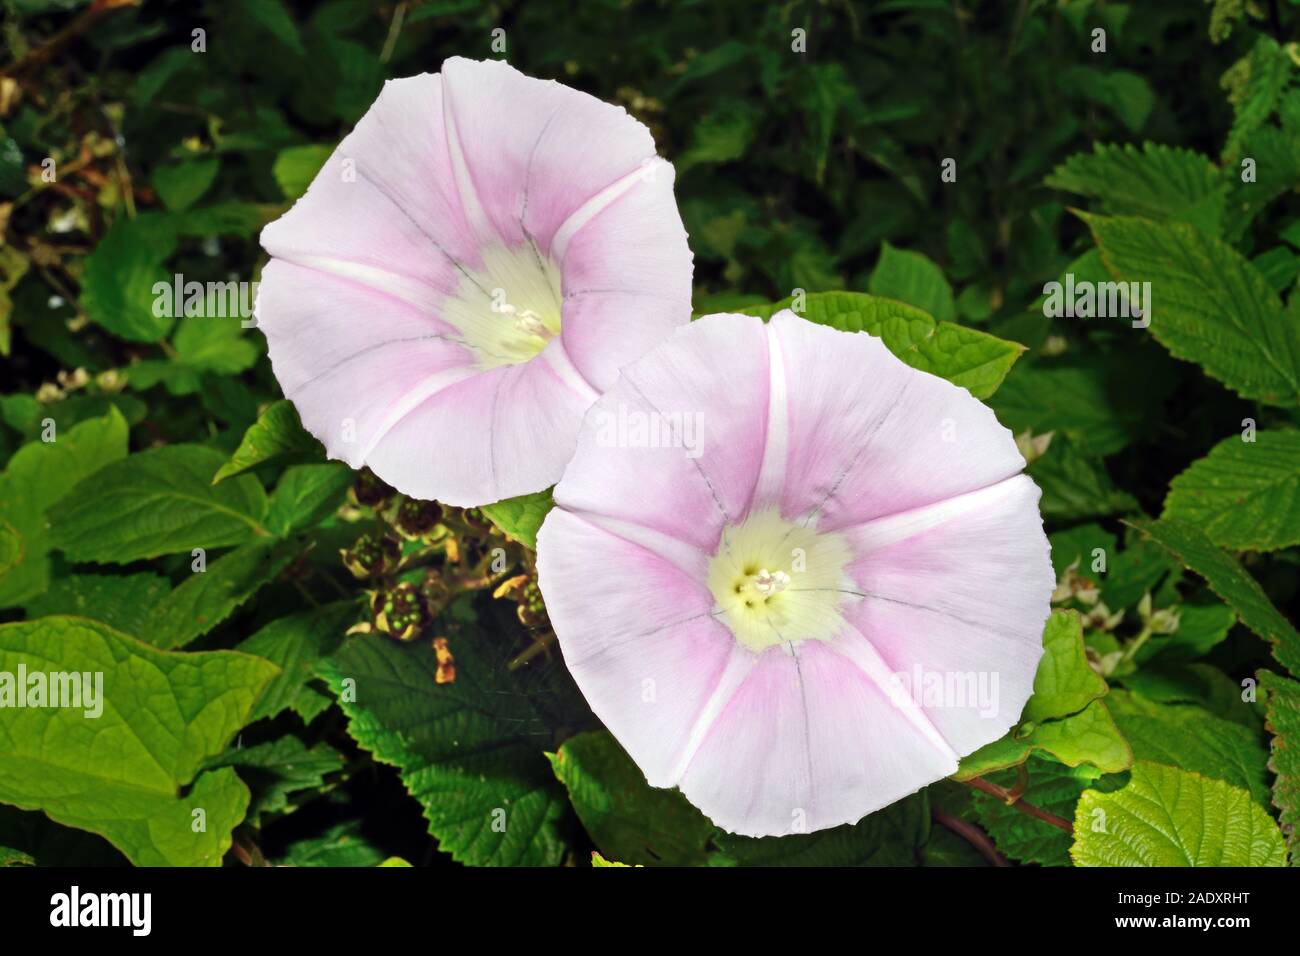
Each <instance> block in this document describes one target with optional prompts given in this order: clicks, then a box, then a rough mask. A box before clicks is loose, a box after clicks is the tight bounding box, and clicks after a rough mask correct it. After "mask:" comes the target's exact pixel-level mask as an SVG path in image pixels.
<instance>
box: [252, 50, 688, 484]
mask: <svg viewBox="0 0 1300 956" xmlns="http://www.w3.org/2000/svg"><path fill="white" fill-rule="evenodd" d="M672 186H673V170H672V167H671V166H670V165H669V164H668V163H666V162H665V161H663V160H662V159H659V158H658V157H657V156H656V155H655V147H654V142H653V140H652V139H651V136H650V133H649V131H648V130H647V129H646V128H645V127H644V126H643V125H641V124H640V123H639V122H637V121H636V120H634V119H633V118H632V117H631V116H629V115H628V114H627V113H626V112H625V111H624V110H622V109H621V108H618V107H615V106H610V105H608V104H606V103H602V102H600V101H599V100H596V99H594V98H593V97H591V96H588V95H587V94H585V93H581V92H579V91H577V90H573V89H570V88H568V87H565V86H561V85H560V84H558V83H554V82H546V81H542V80H536V79H532V78H529V77H526V76H524V75H523V74H521V73H519V72H517V71H516V70H514V69H513V68H512V67H510V66H508V65H506V64H505V63H500V62H475V61H471V60H464V59H460V58H452V59H449V60H447V61H446V62H445V63H444V64H443V68H442V72H441V74H425V75H422V76H416V77H411V78H408V79H402V80H393V81H390V82H389V83H388V84H387V85H386V86H385V87H384V90H383V92H382V93H381V94H380V95H379V98H378V99H377V100H376V101H375V103H374V105H373V106H371V108H370V110H369V112H367V113H366V115H365V116H364V117H362V119H361V121H360V122H359V123H358V124H357V127H356V129H355V130H354V131H353V132H352V133H351V135H349V136H348V137H347V138H346V139H344V140H343V142H342V143H340V144H339V147H338V149H337V150H335V152H334V154H333V155H332V156H331V157H330V159H329V160H328V161H327V162H326V163H325V166H324V167H323V168H322V169H321V171H320V173H319V174H318V175H317V176H316V179H315V180H314V181H313V183H312V185H311V188H310V189H308V191H307V194H306V195H305V196H303V197H302V199H300V200H299V201H298V202H297V204H295V205H294V207H293V208H292V209H291V210H290V211H289V212H288V213H286V214H285V215H284V216H283V217H281V218H280V219H278V220H277V221H275V222H273V223H271V224H270V225H269V226H267V227H266V229H265V230H263V232H262V245H263V246H264V247H265V248H266V251H267V252H268V253H270V254H271V256H272V259H271V261H270V262H269V263H268V264H267V266H266V268H265V269H264V270H263V272H262V278H261V284H260V288H259V294H258V300H257V306H256V315H257V322H258V326H259V327H260V328H261V329H262V331H263V332H264V333H265V334H266V339H267V345H268V348H269V351H270V356H271V363H272V366H273V368H274V370H275V374H276V377H277V378H278V379H279V381H280V385H281V387H282V388H283V389H284V393H285V395H286V396H287V397H288V398H290V399H291V400H292V401H293V403H294V405H295V406H296V407H297V409H298V412H299V415H300V416H301V418H302V421H303V424H304V425H305V426H306V427H307V428H308V429H309V430H310V431H311V432H312V433H313V434H314V435H316V437H317V438H319V439H320V440H321V441H322V442H323V443H324V445H325V447H326V449H327V450H328V452H329V454H330V456H331V457H333V458H341V459H343V460H344V461H346V462H347V463H348V464H350V465H352V466H353V467H354V468H358V467H360V466H362V465H369V466H370V467H371V468H372V469H373V470H374V472H375V474H377V475H378V476H379V477H380V478H382V479H383V480H384V481H386V482H388V483H389V484H391V485H393V486H395V487H396V488H397V489H398V490H400V491H402V492H404V493H405V494H407V495H410V496H412V497H415V498H426V499H429V498H436V499H438V500H440V501H443V502H446V503H449V504H454V505H465V506H469V505H480V504H488V503H490V502H494V501H497V500H499V499H502V498H508V497H512V496H515V495H521V494H525V493H528V492H534V491H540V490H541V489H543V488H546V487H547V486H549V485H551V484H553V483H554V482H555V481H556V480H557V479H558V478H559V477H560V473H561V471H562V470H563V468H564V465H565V463H566V462H567V461H568V459H569V456H570V454H571V453H572V451H573V446H574V442H575V440H576V436H577V433H578V428H579V425H580V423H581V420H582V415H583V412H584V411H585V410H586V409H587V407H588V406H589V405H590V404H591V402H592V401H593V400H594V399H595V398H596V397H597V395H599V394H600V393H601V392H602V391H604V390H605V389H606V388H608V387H609V385H610V384H612V383H613V381H614V379H615V377H616V375H617V372H618V369H619V367H620V366H622V365H623V364H625V363H626V362H628V361H630V360H632V359H634V358H636V357H637V356H639V355H641V354H642V353H643V352H645V351H646V350H647V349H648V348H650V347H651V346H653V345H655V344H657V343H658V342H659V341H661V340H662V339H663V338H664V337H665V336H666V335H667V334H669V332H671V330H672V329H673V328H674V327H675V326H677V325H680V324H682V323H685V322H686V321H687V320H688V319H689V318H690V286H691V253H690V250H689V248H688V247H687V244H686V232H685V230H684V229H683V227H682V222H681V217H680V216H679V215H678V212H677V206H676V203H675V202H674V200H673V192H672Z"/></svg>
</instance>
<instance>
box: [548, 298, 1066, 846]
mask: <svg viewBox="0 0 1300 956" xmlns="http://www.w3.org/2000/svg"><path fill="white" fill-rule="evenodd" d="M611 422H618V423H619V424H618V427H617V428H614V427H612V426H611V424H610V423H611ZM688 434H691V435H693V436H694V437H693V439H691V440H688V439H687V437H686V436H687V435H688ZM1023 467H1024V460H1023V459H1022V458H1021V456H1020V454H1019V452H1018V451H1017V450H1016V444H1015V441H1014V439H1013V437H1012V435H1011V433H1010V432H1009V431H1007V430H1006V429H1005V428H1003V427H1002V426H1001V425H999V424H998V422H997V420H996V418H995V417H994V416H993V413H992V412H991V411H990V410H989V409H988V408H987V407H985V406H984V405H982V404H981V403H980V402H978V401H976V400H975V399H974V398H973V397H971V395H970V394H969V393H968V392H966V391H965V390H964V389H961V388H959V387H957V386H955V385H952V384H951V383H949V382H947V381H944V380H942V379H940V378H937V377H934V376H931V375H929V374H926V373H923V372H919V371H916V370H915V369H912V368H910V367H909V366H907V365H905V364H904V363H903V362H902V361H900V360H899V359H898V358H896V357H895V356H893V355H892V354H891V353H890V352H889V351H888V350H887V349H886V348H885V346H884V345H883V344H882V343H881V341H880V340H879V339H876V338H873V337H871V336H869V335H866V334H854V333H847V332H840V331H836V330H834V329H830V328H826V327H823V326H818V325H814V324H813V323H811V322H807V321H805V320H803V319H800V318H798V317H797V316H795V315H794V314H793V313H791V312H788V311H786V312H782V313H779V314H778V315H776V316H774V317H773V318H772V320H771V322H770V323H768V324H764V323H763V322H761V321H760V320H759V319H757V318H752V317H745V316H737V315H713V316H707V317H705V318H703V319H700V320H698V321H697V322H695V323H693V324H692V325H690V326H688V327H686V328H684V329H680V330H678V331H677V332H675V333H674V334H673V336H672V337H671V338H669V339H668V340H667V342H665V343H664V344H663V345H661V346H660V347H658V348H656V349H655V350H654V351H653V352H651V353H649V354H648V355H646V356H645V357H643V358H642V359H640V360H639V361H636V362H634V363H632V364H630V365H629V366H627V367H626V368H624V370H623V373H622V377H621V378H620V379H619V381H618V383H617V384H615V385H614V386H613V387H612V388H611V389H610V390H609V391H607V392H606V393H605V394H604V395H603V396H602V397H601V398H600V400H599V401H598V402H596V404H595V405H594V406H593V407H592V408H591V410H590V411H589V412H588V413H587V416H586V418H585V421H584V425H583V430H582V433H581V435H580V436H579V440H578V448H577V451H576V453H575V455H574V458H573V461H572V462H571V463H570V465H569V467H568V468H567V470H566V471H565V475H564V478H563V479H562V480H561V481H560V483H559V485H558V486H557V487H556V489H555V503H556V506H555V508H554V509H553V510H552V511H551V512H550V514H549V515H548V516H547V518H546V521H545V523H544V524H543V526H542V529H541V532H540V534H539V535H538V562H537V567H538V575H539V582H540V585H541V589H542V593H543V595H544V596H545V598H546V607H547V611H548V613H549V615H550V618H551V622H552V625H553V626H554V629H555V633H556V635H557V636H558V639H559V643H560V647H561V650H562V652H563V654H564V658H565V662H566V664H567V665H568V668H569V670H570V671H571V672H572V674H573V676H574V678H575V679H576V681H577V683H578V685H579V687H580V688H581V689H582V691H583V693H584V695H585V696H586V698H587V701H588V703H590V705H591V707H592V709H593V710H594V711H595V712H596V714H597V715H598V716H599V717H600V718H601V720H602V721H604V723H605V725H606V726H607V727H608V728H609V729H610V730H611V731H612V732H613V734H614V735H615V736H616V737H617V738H618V739H619V741H620V742H621V743H622V744H623V746H624V748H625V749H626V750H627V751H628V753H629V754H630V755H631V756H632V758H633V759H634V760H635V761H636V762H637V764H638V765H639V766H640V767H641V769H642V770H643V771H644V772H645V775H646V777H647V779H648V780H649V782H650V783H651V784H652V785H654V786H657V787H671V786H678V787H680V788H681V790H682V792H683V793H684V794H685V795H686V797H687V798H688V799H689V800H690V801H691V802H692V803H694V804H695V805H696V806H698V807H699V808H700V809H701V810H703V811H704V812H705V813H706V814H707V815H708V816H709V817H710V818H711V819H712V820H713V821H714V822H715V823H717V824H718V825H720V826H722V827H724V828H725V829H727V830H730V831H733V832H735V833H741V834H748V835H754V836H766V835H780V834H786V833H795V832H803V831H812V830H818V829H822V828H825V827H831V826H835V825H837V824H842V823H850V822H853V821H856V820H858V819H859V818H861V817H862V816H864V815H865V814H868V813H870V812H872V811H874V810H877V809H879V808H881V807H884V806H886V805H887V804H890V803H892V802H894V801H896V800H898V799H899V798H901V797H903V796H905V795H907V794H909V793H912V792H913V791H915V790H917V789H919V788H921V787H923V786H925V785H927V784H929V783H932V782H934V781H935V780H938V779H940V778H942V777H944V776H946V775H949V774H951V773H953V772H954V771H955V770H956V769H957V762H958V759H959V757H961V756H962V755H965V754H967V753H970V752H971V751H973V750H975V749H976V748H978V747H980V746H982V745H984V744H986V743H989V742H990V741H993V740H996V739H997V738H999V737H1000V736H1002V735H1003V734H1004V733H1005V732H1006V731H1007V729H1008V728H1009V727H1010V726H1012V725H1013V724H1014V723H1015V722H1016V720H1017V719H1018V717H1019V715H1020V712H1021V709H1022V707H1023V705H1024V703H1025V701H1026V700H1027V699H1028V697H1029V695H1030V692H1031V690H1032V687H1033V680H1034V672H1035V669H1036V667H1037V664H1038V661H1039V658H1040V657H1041V655H1042V643H1041V639H1042V628H1043V623H1044V621H1045V620H1046V618H1047V615H1048V613H1049V609H1050V608H1049V601H1048V598H1049V596H1050V594H1051V593H1052V589H1053V587H1054V585H1055V581H1054V575H1053V573H1052V565H1051V561H1050V559H1049V553H1048V544H1047V538H1046V536H1045V534H1044V533H1043V526H1042V519H1041V517H1040V516H1039V513H1038V508H1037V503H1038V497H1039V492H1038V489H1037V487H1036V486H1035V485H1034V483H1033V482H1032V481H1031V480H1030V479H1029V478H1028V477H1026V476H1024V475H1022V474H1021V473H1020V472H1021V469H1022V468H1023Z"/></svg>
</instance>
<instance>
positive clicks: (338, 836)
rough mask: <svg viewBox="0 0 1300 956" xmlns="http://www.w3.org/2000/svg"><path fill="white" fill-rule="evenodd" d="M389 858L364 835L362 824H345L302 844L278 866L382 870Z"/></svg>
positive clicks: (286, 854)
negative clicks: (383, 864)
mask: <svg viewBox="0 0 1300 956" xmlns="http://www.w3.org/2000/svg"><path fill="white" fill-rule="evenodd" d="M387 858H388V854H386V853H385V852H384V851H383V850H381V849H379V847H377V846H375V845H374V844H373V843H371V842H370V841H369V840H368V839H367V838H366V837H365V835H364V834H362V832H361V821H360V820H345V821H344V822H342V823H339V824H337V825H335V826H333V827H330V828H329V829H328V830H326V831H325V832H324V833H322V834H320V835H318V836H313V837H308V838H307V839H304V840H298V841H297V842H295V843H294V844H293V845H292V846H290V847H289V850H288V852H287V853H285V855H284V856H283V857H278V858H276V860H275V865H276V866H329V867H340V866H345V867H353V866H367V867H369V866H379V865H380V864H381V863H383V862H384V860H386V859H387Z"/></svg>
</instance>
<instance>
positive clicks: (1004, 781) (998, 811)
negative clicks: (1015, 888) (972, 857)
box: [972, 757, 1096, 866]
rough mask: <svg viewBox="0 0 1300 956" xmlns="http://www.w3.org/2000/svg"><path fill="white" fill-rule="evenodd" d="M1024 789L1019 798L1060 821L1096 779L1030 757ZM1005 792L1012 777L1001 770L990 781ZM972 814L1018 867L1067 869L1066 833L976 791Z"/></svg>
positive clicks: (1090, 772)
mask: <svg viewBox="0 0 1300 956" xmlns="http://www.w3.org/2000/svg"><path fill="white" fill-rule="evenodd" d="M1027 773H1028V780H1029V785H1028V788H1027V789H1026V790H1025V793H1024V798H1025V800H1027V801H1028V802H1030V803H1032V804H1033V805H1034V806H1036V807H1038V808H1039V809H1040V810H1046V811H1047V812H1048V813H1054V814H1056V815H1057V816H1058V817H1062V818H1064V819H1066V820H1071V819H1073V818H1074V808H1075V805H1076V804H1077V803H1078V802H1079V796H1080V794H1082V793H1083V791H1084V790H1086V789H1087V788H1088V785H1089V784H1090V783H1091V782H1092V780H1093V778H1094V777H1095V776H1096V771H1095V770H1091V769H1083V768H1071V767H1067V766H1065V765H1064V764H1060V763H1057V762H1056V761H1054V760H1045V759H1043V758H1041V757H1033V758H1030V760H1029V762H1028V764H1027ZM990 779H991V780H992V782H993V783H996V784H998V785H999V786H1002V787H1004V788H1006V789H1010V788H1012V787H1014V786H1015V785H1016V783H1017V779H1016V774H1015V773H1014V772H1010V771H1002V772H1001V773H999V774H995V775H994V776H992V777H991V778H990ZM972 803H973V805H974V808H975V816H976V819H977V820H978V821H979V824H980V826H982V827H983V828H984V829H985V830H986V831H988V834H989V836H991V837H992V838H993V842H994V844H995V845H996V846H997V848H998V850H999V851H1001V853H1002V854H1003V855H1004V856H1006V857H1008V858H1009V859H1012V860H1016V861H1019V862H1021V863H1038V864H1041V865H1042V866H1069V865H1070V842H1071V837H1070V834H1068V833H1066V832H1065V831H1064V830H1059V829H1057V828H1056V827H1054V826H1048V825H1047V824H1045V823H1043V822H1042V821H1041V820H1035V819H1034V818H1033V817H1030V816H1027V815H1026V814H1024V813H1022V812H1020V810H1018V809H1016V808H1015V807H1014V806H1008V805H1007V804H1006V803H1005V802H1004V801H1002V800H1000V799H997V798H996V797H993V796H990V795H989V794H987V793H984V792H983V791H976V792H975V793H974V795H973V798H972Z"/></svg>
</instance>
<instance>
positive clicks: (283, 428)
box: [212, 399, 320, 485]
mask: <svg viewBox="0 0 1300 956" xmlns="http://www.w3.org/2000/svg"><path fill="white" fill-rule="evenodd" d="M319 454H320V443H319V442H317V441H316V439H314V438H312V437H311V435H309V434H307V432H306V431H305V430H304V429H303V427H302V424H301V423H300V422H299V421H298V413H297V411H295V410H294V407H293V403H292V402H289V401H286V400H284V399H280V400H279V401H276V402H273V403H272V404H271V405H269V406H267V409H266V411H264V412H262V414H261V415H259V416H258V417H257V421H255V422H253V424H252V425H250V426H249V427H248V431H246V432H244V437H243V439H242V440H241V441H240V442H239V447H238V448H236V449H235V453H234V454H233V455H232V456H231V457H230V460H229V461H227V462H225V463H224V464H222V466H221V467H220V468H219V469H217V473H216V474H215V475H213V476H212V483H213V484H214V485H215V484H216V483H217V482H219V481H225V480H226V479H227V478H232V477H234V476H235V475H238V474H242V473H243V472H245V471H248V470H249V469H250V468H255V467H257V466H258V465H260V464H263V463H264V462H268V461H271V460H273V459H277V458H282V457H286V456H291V457H294V458H299V457H306V456H312V457H317V456H319Z"/></svg>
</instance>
